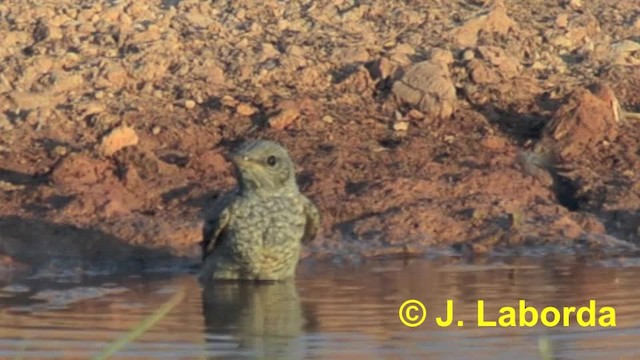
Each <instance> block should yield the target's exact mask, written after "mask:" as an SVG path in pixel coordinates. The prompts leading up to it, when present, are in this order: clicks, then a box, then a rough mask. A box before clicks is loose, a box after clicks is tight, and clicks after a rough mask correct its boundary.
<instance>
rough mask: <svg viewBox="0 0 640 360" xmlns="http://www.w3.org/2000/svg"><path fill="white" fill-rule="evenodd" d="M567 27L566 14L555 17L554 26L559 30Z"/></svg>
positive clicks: (567, 19)
mask: <svg viewBox="0 0 640 360" xmlns="http://www.w3.org/2000/svg"><path fill="white" fill-rule="evenodd" d="M567 25H569V15H568V14H559V15H558V16H557V17H556V26H557V27H559V28H562V29H564V28H566V27H567Z"/></svg>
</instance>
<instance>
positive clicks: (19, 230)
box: [0, 0, 640, 263]
mask: <svg viewBox="0 0 640 360" xmlns="http://www.w3.org/2000/svg"><path fill="white" fill-rule="evenodd" d="M36 3H38V5H36ZM0 19H1V21H0V33H1V34H2V36H0V58H1V59H2V62H1V63H0V223H1V224H2V229H1V231H0V252H2V253H4V254H5V256H6V258H7V259H10V258H14V259H16V260H18V261H23V262H29V263H33V262H36V263H37V262H42V261H46V259H48V258H49V257H50V256H51V251H50V249H51V247H57V249H56V251H55V252H54V253H55V254H57V255H59V256H74V255H77V254H83V253H85V251H88V252H90V254H91V258H108V257H114V258H130V257H132V256H138V255H139V256H144V257H149V256H151V257H152V256H154V254H157V255H159V256H161V257H163V256H167V254H170V255H172V256H180V257H182V256H185V257H187V258H191V257H195V256H197V246H195V244H196V243H197V242H198V241H199V240H200V224H201V223H200V217H199V213H200V210H201V208H202V206H203V205H204V204H205V203H206V202H207V201H209V200H210V199H212V198H214V197H215V196H217V195H218V194H219V193H220V192H221V191H223V190H225V189H227V188H228V187H230V186H231V185H233V178H232V172H231V168H230V167H229V164H228V163H227V162H226V161H225V159H224V158H223V156H222V154H224V152H225V151H227V150H228V149H229V148H231V147H233V146H234V144H236V143H237V142H238V141H241V140H243V139H246V138H254V137H263V138H269V139H274V140H277V141H280V142H282V143H283V144H284V145H286V146H287V147H288V149H289V150H290V152H291V154H292V156H293V158H294V159H295V161H296V163H297V164H299V168H300V184H301V186H302V189H303V191H304V192H305V193H306V194H308V195H309V196H310V197H311V198H312V199H314V201H316V202H317V204H318V206H319V208H320V209H321V211H322V213H323V215H324V216H323V226H324V228H323V233H322V235H321V236H320V237H319V238H318V240H317V241H316V243H315V244H314V245H313V246H312V247H311V248H309V249H308V250H309V251H308V255H313V256H322V255H323V254H336V253H338V254H351V253H358V254H365V255H383V254H390V253H421V252H423V251H425V250H426V249H427V248H428V247H433V246H444V247H449V246H451V245H458V246H457V247H456V248H462V249H466V250H471V251H473V252H484V251H487V250H491V249H493V248H494V247H496V246H512V245H521V244H548V243H554V244H556V243H557V244H563V245H567V246H571V245H572V244H579V246H583V245H584V244H588V245H595V246H609V245H613V246H620V244H634V243H636V242H637V241H638V240H639V239H640V170H639V167H638V161H640V151H639V150H638V148H639V144H640V123H639V122H637V121H634V120H628V121H626V120H625V121H622V120H620V121H613V122H610V123H607V122H605V123H604V124H605V125H607V124H608V125H607V126H608V127H607V128H606V129H607V130H606V131H605V130H603V128H601V127H598V126H595V127H590V125H589V124H593V123H597V124H600V122H602V121H604V120H602V119H608V116H609V114H610V111H613V110H614V108H613V107H611V106H612V105H611V104H612V103H611V102H610V101H606V100H602V99H604V97H603V96H604V95H602V94H600V95H598V94H595V95H593V96H591V97H589V96H590V95H579V93H580V91H582V90H581V89H586V86H587V85H589V84H590V83H592V82H594V81H600V82H606V83H608V84H609V85H610V87H611V89H612V90H613V93H614V94H615V96H617V99H618V101H619V103H620V105H621V107H622V108H623V109H624V110H625V111H640V102H638V97H637V94H639V93H640V40H639V39H640V9H639V8H638V7H637V1H635V0H628V1H624V0H623V1H617V2H616V3H615V5H612V4H611V2H609V1H605V0H601V1H589V2H581V1H573V0H572V1H566V2H563V1H536V0H530V1H505V2H504V3H502V2H496V3H492V2H490V1H482V0H479V1H475V0H474V1H467V2H424V1H409V2H397V1H356V2H350V1H340V0H337V1H307V2H295V3H287V4H286V6H285V5H284V4H283V3H281V2H277V1H266V2H264V4H263V5H261V6H255V5H254V2H253V1H229V2H227V1H195V0H184V1H144V2H142V1H128V0H124V1H117V2H112V1H91V2H87V1H71V0H63V1H56V2H51V3H46V4H40V2H35V1H22V0H8V1H4V2H2V3H1V4H0ZM584 91H587V90H584ZM580 94H581V93H580ZM580 96H583V97H580ZM598 96H599V97H598ZM592 98H597V99H601V100H602V101H600V100H592ZM585 99H586V100H585ZM572 101H573V102H574V103H571V102H572ZM585 102H586V103H585ZM568 104H569V105H568ZM571 104H573V105H571ZM585 104H586V105H585ZM590 104H595V105H590ZM593 109H596V110H593ZM598 109H599V110H598ZM598 111H600V112H598ZM576 114H583V115H576ZM598 114H599V115H598ZM603 114H604V115H603ZM562 116H564V117H565V118H569V119H570V120H566V121H565V120H562V121H560V120H557V119H558V118H559V117H562ZM572 116H573V117H572ZM580 116H583V117H582V118H581V117H580ZM563 119H564V118H563ZM571 119H573V120H571ZM576 119H577V120H576ZM590 119H591V120H590ZM594 119H595V120H594ZM592 120H593V121H592ZM623 120H624V119H623ZM554 121H555V122H556V123H557V122H558V121H560V122H561V123H562V124H565V123H566V124H569V125H567V126H568V129H569V130H568V131H569V133H570V134H574V135H575V136H568V137H567V136H566V132H564V133H561V132H559V131H555V130H557V129H558V126H557V124H556V125H554V126H553V128H552V129H550V126H551V125H548V124H550V123H553V122H554ZM585 124H586V125H585ZM609 125H610V126H609ZM563 126H564V125H563ZM563 126H561V127H560V128H562V129H565V128H567V127H563ZM611 127H613V128H611ZM554 129H555V130H554ZM611 129H612V130H611ZM609 130H611V131H609ZM554 131H555V132H554ZM593 134H597V135H595V136H594V135H593ZM541 139H546V140H541ZM541 141H546V142H545V144H547V145H548V146H547V147H546V148H545V149H547V150H549V149H551V150H550V151H551V152H553V151H556V152H558V154H559V155H558V156H557V158H562V164H561V165H562V170H561V171H560V170H558V171H556V170H555V169H556V167H555V166H556V165H557V164H556V163H554V164H553V165H552V167H548V166H547V165H541V166H538V165H539V164H538V162H537V161H529V160H530V158H528V157H527V156H529V155H528V154H530V153H529V152H531V154H535V151H537V150H536V149H539V147H540V145H539V144H540V143H541ZM536 146H538V148H536ZM567 149H569V150H567ZM576 149H578V150H576ZM570 150H571V151H570ZM567 154H569V155H571V156H565V155H567ZM535 156H537V155H535ZM535 156H534V160H535V159H538V158H537V157H535ZM522 159H525V161H522ZM527 159H529V160H527ZM554 159H555V158H554ZM556 160H557V159H556ZM531 164H533V165H531ZM532 166H533V167H532ZM551 168H552V169H553V170H552V171H548V169H551ZM66 229H71V230H66ZM614 237H615V238H614ZM52 239H59V241H52ZM88 239H89V240H88ZM616 239H619V240H622V241H623V242H619V241H617V240H616ZM82 249H85V250H82ZM100 249H102V250H100ZM141 249H142V250H144V251H142V250H141ZM5 262H11V261H10V260H6V261H5Z"/></svg>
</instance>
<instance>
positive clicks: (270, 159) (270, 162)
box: [267, 155, 278, 166]
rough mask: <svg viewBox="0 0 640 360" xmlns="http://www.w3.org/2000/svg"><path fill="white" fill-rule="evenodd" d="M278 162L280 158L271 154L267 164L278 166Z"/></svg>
mask: <svg viewBox="0 0 640 360" xmlns="http://www.w3.org/2000/svg"><path fill="white" fill-rule="evenodd" d="M277 163H278V159H276V157H275V156H273V155H271V156H269V157H268V158H267V165H269V166H276V164H277Z"/></svg>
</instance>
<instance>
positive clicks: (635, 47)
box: [609, 40, 640, 65]
mask: <svg viewBox="0 0 640 360" xmlns="http://www.w3.org/2000/svg"><path fill="white" fill-rule="evenodd" d="M609 53H610V54H611V55H610V58H611V62H612V63H613V64H614V65H639V64H640V42H636V41H633V40H623V41H619V42H616V43H613V44H611V47H610V51H609Z"/></svg>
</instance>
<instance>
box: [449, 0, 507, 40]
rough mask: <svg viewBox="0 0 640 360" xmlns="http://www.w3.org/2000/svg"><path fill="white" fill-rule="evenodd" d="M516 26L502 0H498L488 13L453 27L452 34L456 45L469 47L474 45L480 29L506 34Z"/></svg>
mask: <svg viewBox="0 0 640 360" xmlns="http://www.w3.org/2000/svg"><path fill="white" fill-rule="evenodd" d="M516 27H517V25H516V23H515V21H513V20H512V19H511V18H510V17H509V16H508V15H507V9H506V8H505V6H504V3H503V1H502V0H498V1H496V3H495V4H494V6H493V7H492V8H491V10H490V11H489V12H488V13H486V14H482V15H479V16H477V17H475V18H472V19H470V20H467V21H466V22H465V23H464V24H463V25H462V26H460V27H459V28H457V29H454V30H453V32H452V36H453V41H454V42H455V44H456V45H458V46H460V47H471V46H475V45H476V43H477V41H478V34H479V33H480V31H483V32H488V33H497V34H507V33H508V32H509V30H511V29H515V28H516Z"/></svg>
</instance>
